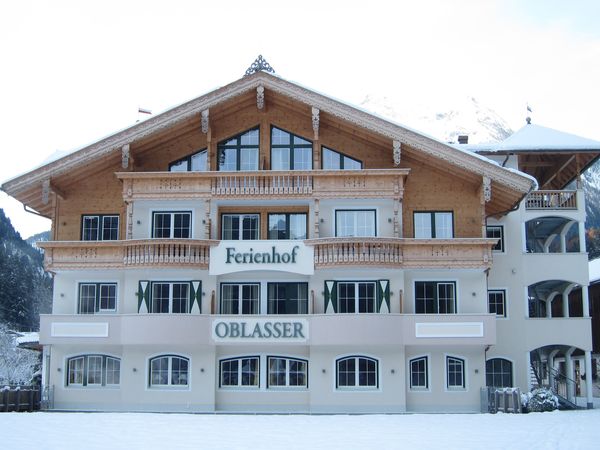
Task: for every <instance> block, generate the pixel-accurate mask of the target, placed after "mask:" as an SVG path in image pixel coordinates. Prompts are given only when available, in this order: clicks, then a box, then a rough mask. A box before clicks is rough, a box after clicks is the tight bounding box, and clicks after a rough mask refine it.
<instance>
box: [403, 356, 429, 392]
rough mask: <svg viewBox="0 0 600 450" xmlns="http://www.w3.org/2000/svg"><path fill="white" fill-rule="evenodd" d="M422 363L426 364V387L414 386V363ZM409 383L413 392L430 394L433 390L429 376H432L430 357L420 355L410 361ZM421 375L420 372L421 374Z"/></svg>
mask: <svg viewBox="0 0 600 450" xmlns="http://www.w3.org/2000/svg"><path fill="white" fill-rule="evenodd" d="M420 361H424V362H425V371H424V375H425V378H424V380H425V385H424V386H421V385H416V384H413V373H414V372H413V364H414V363H418V362H420ZM407 373H408V383H409V389H410V390H411V391H415V392H429V391H430V390H431V383H430V380H429V375H430V371H429V355H419V356H414V357H412V358H410V359H409V360H408V371H407ZM419 373H420V372H419Z"/></svg>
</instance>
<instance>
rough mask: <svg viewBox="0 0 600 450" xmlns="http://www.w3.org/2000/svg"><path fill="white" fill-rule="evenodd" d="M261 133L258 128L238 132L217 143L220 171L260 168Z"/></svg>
mask: <svg viewBox="0 0 600 450" xmlns="http://www.w3.org/2000/svg"><path fill="white" fill-rule="evenodd" d="M259 145H260V133H259V130H258V128H254V129H252V130H248V131H246V132H244V133H241V134H238V135H237V136H234V137H232V138H229V139H227V140H225V141H221V142H219V143H218V145H217V151H218V155H219V158H218V163H219V164H218V166H219V170H220V171H224V172H226V171H232V172H233V171H246V170H258V153H259Z"/></svg>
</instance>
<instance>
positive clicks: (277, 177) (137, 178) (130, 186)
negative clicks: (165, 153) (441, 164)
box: [116, 169, 409, 200]
mask: <svg viewBox="0 0 600 450" xmlns="http://www.w3.org/2000/svg"><path fill="white" fill-rule="evenodd" d="M408 173H409V170H408V169H370V170H307V171H256V172H119V173H117V174H116V176H117V177H118V178H119V179H120V180H122V181H123V197H124V198H125V199H126V200H137V199H169V200H181V199H199V198H200V199H201V198H205V199H209V198H216V199H240V198H245V199H248V198H252V199H255V198H256V199H273V198H338V197H339V198H397V197H399V196H401V194H402V190H403V188H404V178H405V177H406V176H407V175H408Z"/></svg>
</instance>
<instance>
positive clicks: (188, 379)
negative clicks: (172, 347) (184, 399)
mask: <svg viewBox="0 0 600 450" xmlns="http://www.w3.org/2000/svg"><path fill="white" fill-rule="evenodd" d="M165 358H167V369H166V370H167V384H162V383H161V384H159V383H153V382H152V375H153V369H152V362H153V361H156V360H159V359H165ZM174 359H178V360H181V361H185V362H186V363H187V371H186V384H173V373H174V368H173V360H174ZM191 367H192V360H191V358H188V357H187V356H183V355H179V354H175V353H167V354H160V355H155V356H152V357H150V358H148V371H147V373H148V381H147V388H148V389H152V390H155V389H175V390H177V389H179V390H186V389H187V390H189V389H190V386H191V381H192V380H191V374H192V369H191ZM160 370H161V371H162V369H160Z"/></svg>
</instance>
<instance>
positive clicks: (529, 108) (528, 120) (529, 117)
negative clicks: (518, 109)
mask: <svg viewBox="0 0 600 450" xmlns="http://www.w3.org/2000/svg"><path fill="white" fill-rule="evenodd" d="M532 112H533V110H532V109H531V106H529V103H527V117H525V122H527V125H531V116H530V115H529V113H532Z"/></svg>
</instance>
